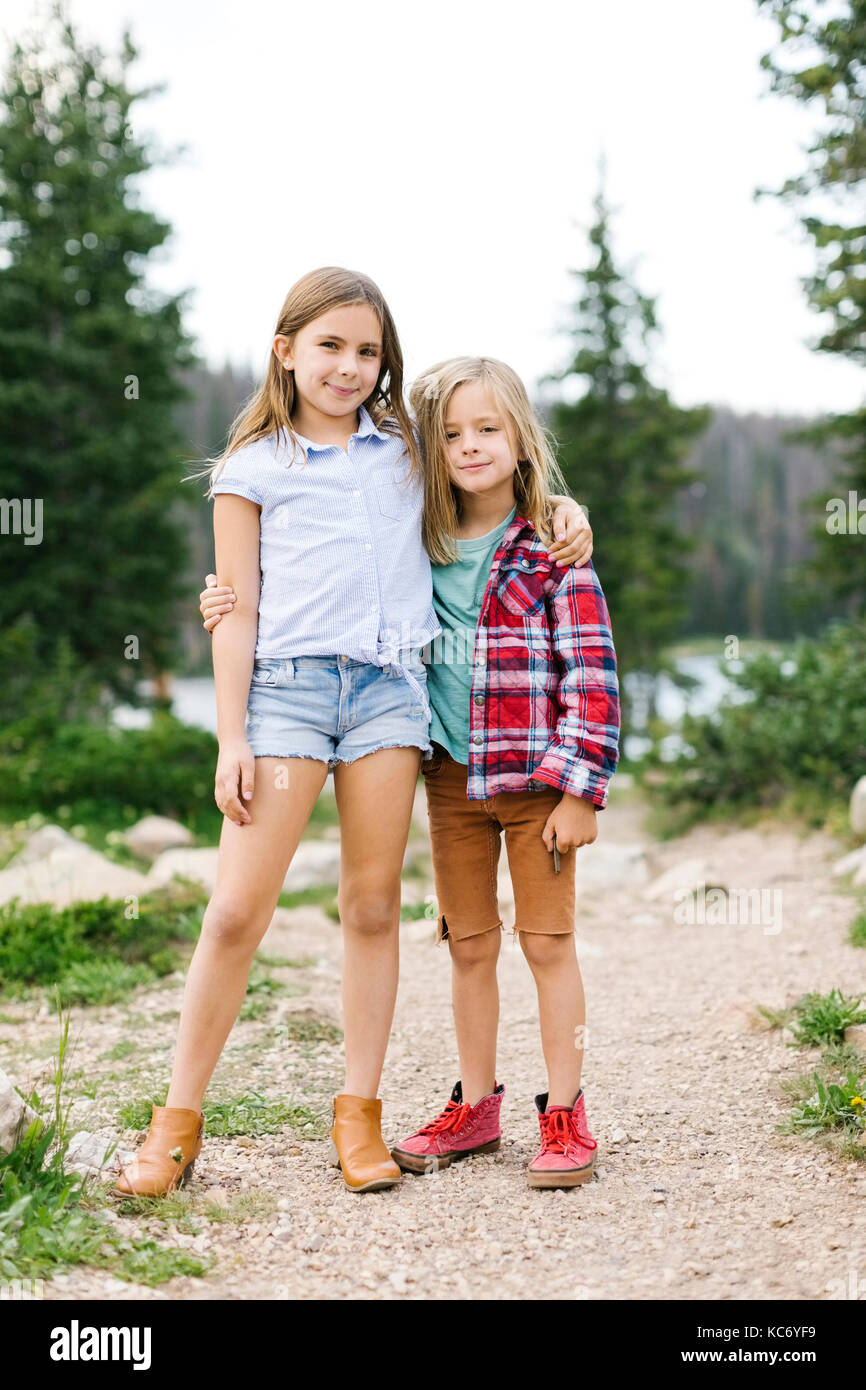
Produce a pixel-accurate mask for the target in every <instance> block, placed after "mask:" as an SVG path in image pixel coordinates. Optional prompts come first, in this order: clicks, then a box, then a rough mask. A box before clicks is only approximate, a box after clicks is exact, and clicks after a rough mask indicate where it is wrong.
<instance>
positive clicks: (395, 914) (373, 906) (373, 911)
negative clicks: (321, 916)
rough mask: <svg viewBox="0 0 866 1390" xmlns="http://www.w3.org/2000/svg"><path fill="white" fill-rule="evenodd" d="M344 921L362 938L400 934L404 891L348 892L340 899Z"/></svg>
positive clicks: (344, 924) (342, 891)
mask: <svg viewBox="0 0 866 1390" xmlns="http://www.w3.org/2000/svg"><path fill="white" fill-rule="evenodd" d="M337 906H338V907H339V909H340V921H341V922H342V924H343V926H344V927H345V928H346V929H347V930H349V931H353V932H357V933H358V935H359V936H368V937H369V936H383V935H387V934H390V933H391V932H393V931H396V929H397V927H398V926H399V923H400V890H399V888H398V889H397V891H396V892H395V893H388V892H386V891H383V890H382V889H376V890H361V891H357V890H353V889H351V888H346V889H342V888H341V890H340V892H339V894H338V895H337Z"/></svg>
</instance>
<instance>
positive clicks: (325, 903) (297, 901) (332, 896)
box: [277, 883, 339, 916]
mask: <svg viewBox="0 0 866 1390" xmlns="http://www.w3.org/2000/svg"><path fill="white" fill-rule="evenodd" d="M336 905H337V884H336V883H314V884H312V885H311V886H310V887H309V888H300V889H298V891H297V892H296V893H287V892H283V893H281V894H280V896H279V898H278V900H277V907H288V908H292V907H310V906H316V907H318V906H322V907H326V908H327V907H336ZM338 916H339V914H338Z"/></svg>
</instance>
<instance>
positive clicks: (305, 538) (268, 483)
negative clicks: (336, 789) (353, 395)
mask: <svg viewBox="0 0 866 1390" xmlns="http://www.w3.org/2000/svg"><path fill="white" fill-rule="evenodd" d="M298 438H299V440H300V444H301V446H302V447H301V448H300V449H298V450H296V451H294V456H293V449H292V441H291V439H290V438H289V437H288V435H287V433H286V432H283V433H282V434H281V435H280V437H279V440H278V438H277V436H276V435H271V436H269V437H268V438H267V439H260V440H257V441H256V442H255V443H253V444H247V445H245V446H244V447H243V448H241V449H238V450H237V452H236V453H233V454H231V455H230V456H229V458H228V459H227V461H226V463H225V465H224V468H223V471H222V473H221V474H220V476H219V478H218V479H217V482H216V483H215V484H214V488H213V493H214V495H215V494H217V493H220V492H231V493H235V494H236V495H237V496H239V497H246V498H248V499H249V500H250V501H251V502H255V503H257V505H258V506H259V507H260V508H261V514H260V527H261V546H260V566H261V574H262V584H261V595H260V599H259V626H258V636H257V638H256V649H255V656H256V658H264V657H289V656H335V655H342V656H348V657H352V658H354V659H355V660H357V661H368V662H371V663H372V664H374V665H377V666H387V665H393V666H397V667H399V668H400V669H401V670H402V672H403V675H404V676H405V678H406V680H407V682H408V684H409V686H410V687H411V688H412V689H413V691H414V692H415V694H416V695H417V696H418V698H419V700H420V701H421V704H422V706H423V708H424V710H425V712H426V713H427V714H428V715H429V710H430V706H429V703H428V700H427V694H426V690H425V689H424V687H423V686H421V685H419V683H418V681H417V679H416V677H415V676H414V675H413V673H412V671H411V670H410V669H408V666H407V663H408V662H410V661H412V660H413V659H414V662H415V663H417V661H418V657H419V655H420V649H421V648H423V647H424V646H426V644H427V643H428V642H429V641H430V640H431V638H433V637H435V636H436V635H437V634H438V633H440V632H441V631H442V629H441V627H440V624H439V621H438V619H437V617H436V613H435V611H434V609H433V585H432V577H431V572H430V561H429V559H428V557H427V552H426V550H425V549H424V545H423V543H422V540H421V509H422V504H423V496H424V490H423V486H422V484H421V483H420V482H418V483H413V482H412V480H411V479H410V478H409V476H408V471H409V456H408V453H407V452H406V447H405V445H404V443H403V441H402V440H401V439H400V437H399V436H397V435H392V434H388V433H386V431H385V430H382V429H378V428H377V427H376V425H374V423H373V420H372V418H371V416H370V414H369V412H368V411H367V410H365V408H364V407H363V406H362V407H361V409H360V412H359V425H358V430H357V432H356V433H355V434H353V435H352V437H351V439H350V440H349V445H348V449H347V450H343V449H340V448H339V447H338V446H337V445H335V444H317V443H316V442H315V441H314V440H311V439H304V438H303V437H302V436H300V435H299V436H298ZM305 456H306V457H305Z"/></svg>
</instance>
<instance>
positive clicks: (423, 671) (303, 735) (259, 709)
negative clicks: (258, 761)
mask: <svg viewBox="0 0 866 1390" xmlns="http://www.w3.org/2000/svg"><path fill="white" fill-rule="evenodd" d="M405 668H406V670H408V671H409V672H411V674H412V676H413V677H414V678H415V681H416V683H417V685H418V686H419V687H420V688H421V689H422V690H423V691H424V692H425V701H426V682H427V668H426V666H425V665H424V663H423V661H422V660H421V657H420V654H419V655H413V656H412V657H411V658H409V659H408V660H406V663H405ZM429 728H430V714H429V708H428V707H427V706H426V703H423V704H422V702H421V701H420V700H419V698H418V694H417V692H416V691H414V690H413V689H412V687H411V685H410V684H409V682H408V681H407V679H406V674H405V670H401V669H400V667H398V666H396V665H389V666H376V665H374V664H373V663H372V662H368V661H356V660H355V659H354V658H353V657H348V656H293V657H257V658H256V659H255V662H254V664H253V674H252V680H251V682H250V694H249V700H248V702H247V718H246V737H247V742H248V743H249V745H250V748H251V750H252V753H253V756H254V757H256V758H320V759H321V760H322V761H323V762H326V763H327V764H328V767H329V768H333V767H335V766H336V764H337V763H353V762H355V761H357V759H358V758H363V757H365V756H366V754H368V753H375V752H376V751H377V750H378V749H380V748H419V749H422V750H423V751H424V752H425V753H430V752H431V751H432V744H431V743H430V739H429V733H428V731H429Z"/></svg>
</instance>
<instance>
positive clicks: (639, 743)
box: [114, 655, 748, 758]
mask: <svg viewBox="0 0 866 1390" xmlns="http://www.w3.org/2000/svg"><path fill="white" fill-rule="evenodd" d="M740 664H741V663H739V662H734V661H731V662H730V663H728V668H729V669H737V668H738V667H739V666H740ZM675 665H676V667H677V669H678V670H679V671H682V673H683V674H684V675H686V676H690V677H692V678H693V679H694V680H695V681H696V682H697V684H696V685H695V687H694V689H692V690H683V689H681V688H680V687H679V686H678V685H676V684H674V682H673V681H672V680H670V678H669V677H667V676H661V677H659V678H658V680H657V681H656V690H655V704H656V714H657V716H658V717H659V718H660V719H663V720H664V721H665V722H666V723H668V724H670V725H673V726H675V725H677V724H678V723H679V721H680V720H681V719H682V716H683V715H684V714H685V713H686V711H688V712H689V713H690V714H695V715H700V714H710V713H711V712H712V711H713V710H714V709H717V708H718V706H719V704H720V702H721V701H722V699H723V698H724V697H725V696H726V695H727V696H730V698H731V699H733V700H743V699H747V698H748V696H747V695H746V694H745V692H743V691H742V690H740V689H739V688H738V687H737V686H736V685H734V684H733V682H732V681H731V680H729V678H728V676H727V673H726V671H725V670H724V669H721V663H720V660H719V658H718V657H717V656H708V655H699V656H683V657H680V658H678V660H677V661H676V662H675ZM625 684H626V689H627V691H628V693H629V695H630V696H631V697H632V699H633V701H634V726H635V732H633V733H631V734H630V735H629V737H628V738H627V739H626V746H625V749H624V751H625V752H626V753H627V755H628V756H629V757H631V758H636V757H639V756H640V755H641V753H643V752H645V751H646V749H647V748H648V747H649V739H648V738H646V737H645V736H644V735H642V734H641V733H640V729H641V728H644V727H645V722H646V703H647V702H646V691H645V690H644V688H643V685H642V683H641V681H640V678H639V677H638V678H632V677H627V678H626V682H625ZM172 695H173V706H172V709H173V713H174V714H175V715H176V716H177V718H178V719H180V720H182V721H183V723H184V724H191V725H194V726H195V727H197V728H200V729H209V730H210V731H211V733H214V734H215V733H216V727H217V710H216V691H215V689H214V682H213V677H212V676H186V677H183V676H181V677H176V678H175V680H174V681H173V683H172ZM114 722H115V723H116V724H118V725H120V726H121V727H123V728H127V729H131V728H146V727H147V725H148V724H149V723H150V714H149V712H148V711H147V710H136V709H132V708H131V707H130V706H128V705H121V706H118V707H117V709H116V710H115V712H114ZM681 747H682V741H681V739H680V738H679V736H678V735H676V734H671V735H670V736H669V737H668V738H667V739H665V740H664V743H663V745H662V751H663V756H665V757H673V756H674V755H675V754H676V752H677V751H678V750H679V749H680V748H681Z"/></svg>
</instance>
